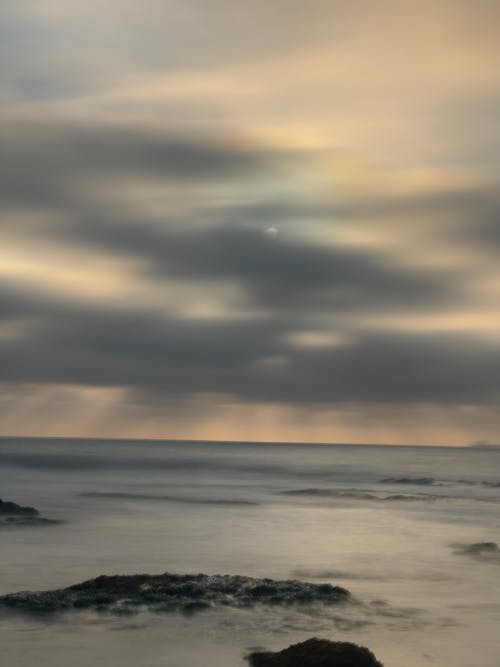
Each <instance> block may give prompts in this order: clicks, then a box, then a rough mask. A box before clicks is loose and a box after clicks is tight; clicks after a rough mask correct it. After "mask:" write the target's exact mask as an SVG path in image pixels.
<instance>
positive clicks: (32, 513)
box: [0, 499, 59, 527]
mask: <svg viewBox="0 0 500 667" xmlns="http://www.w3.org/2000/svg"><path fill="white" fill-rule="evenodd" d="M56 523H59V522H58V521H53V520H52V519H44V518H43V517H41V516H40V513H39V512H38V510H36V509H35V508H34V507H23V506H22V505H18V504H17V503H13V502H9V501H3V500H1V499H0V527H1V526H46V525H53V524H56Z"/></svg>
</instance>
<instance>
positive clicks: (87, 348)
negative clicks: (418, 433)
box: [0, 295, 500, 405]
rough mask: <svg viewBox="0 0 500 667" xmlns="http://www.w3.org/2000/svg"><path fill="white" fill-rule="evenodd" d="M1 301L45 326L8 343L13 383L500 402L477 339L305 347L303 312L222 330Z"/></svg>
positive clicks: (135, 313) (487, 352) (134, 313)
mask: <svg viewBox="0 0 500 667" xmlns="http://www.w3.org/2000/svg"><path fill="white" fill-rule="evenodd" d="M5 296H7V297H8V295H4V297H5ZM2 301H3V303H4V310H3V314H4V317H6V318H9V317H15V316H18V315H19V312H23V313H24V315H25V316H30V317H31V318H32V319H34V320H37V321H38V326H37V327H35V328H34V329H33V332H32V334H31V335H26V336H24V337H23V338H20V339H17V340H11V341H10V342H9V341H7V342H6V341H3V342H2V343H1V344H0V361H1V363H0V367H1V369H2V375H1V378H0V379H1V380H3V381H10V382H20V383H35V384H36V383H43V384H47V383H68V384H82V385H92V386H123V387H128V388H131V389H136V390H140V391H144V392H153V393H159V394H162V393H164V394H165V395H184V396H190V395H193V394H198V393H208V394H210V393H212V394H218V393H224V394H231V395H233V396H234V397H236V398H237V399H239V400H242V401H255V402H262V401H268V402H273V403H281V402H283V403H293V404H308V403H316V404H323V405H325V404H328V403H341V402H346V401H347V402H367V403H426V402H435V403H453V402H455V403H471V404H478V403H489V402H492V401H494V400H496V399H497V398H498V395H499V394H500V347H499V346H498V344H495V343H486V342H485V341H484V340H482V339H480V338H474V337H471V336H465V335H461V336H455V337H450V336H449V335H436V334H422V335H416V334H406V333H400V334H395V333H390V332H385V333H383V334H377V335H368V334H364V335H363V336H360V337H358V338H357V339H353V340H352V341H351V342H350V343H346V344H345V345H341V346H335V347H321V348H301V347H297V346H294V345H291V344H290V343H287V341H286V334H288V333H290V332H293V331H298V330H300V327H301V325H302V316H301V314H300V313H297V315H296V318H295V319H291V318H285V319H280V318H279V317H275V318H271V317H268V318H263V319H260V320H259V319H254V320H252V321H237V320H226V321H222V322H221V321H207V320H190V319H180V318H175V317H173V316H172V317H160V316H158V315H157V314H155V313H153V312H148V311H147V310H145V309H140V308H136V309H133V308H130V309H121V310H120V309H115V310H109V309H105V308H101V309H99V308H96V307H90V306H79V307H77V306H75V305H74V304H71V303H64V302H57V301H50V300H46V301H45V302H40V301H39V300H36V299H34V298H30V297H28V296H25V297H24V299H23V297H22V295H17V298H16V299H13V298H12V295H11V296H10V297H8V298H3V299H2ZM14 303H16V304H17V305H16V306H14V305H13V304H14ZM9 304H10V305H9ZM19 304H20V305H19ZM274 360H278V362H279V363H274Z"/></svg>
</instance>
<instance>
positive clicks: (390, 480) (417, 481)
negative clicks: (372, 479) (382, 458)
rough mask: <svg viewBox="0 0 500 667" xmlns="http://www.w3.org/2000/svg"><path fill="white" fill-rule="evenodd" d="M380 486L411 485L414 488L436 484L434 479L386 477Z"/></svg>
mask: <svg viewBox="0 0 500 667" xmlns="http://www.w3.org/2000/svg"><path fill="white" fill-rule="evenodd" d="M380 483H381V484H411V485H412V486H413V485H416V486H432V485H434V484H436V480H435V479H434V477H386V478H385V479H381V480H380Z"/></svg>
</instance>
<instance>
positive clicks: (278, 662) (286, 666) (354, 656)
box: [248, 638, 383, 667]
mask: <svg viewBox="0 0 500 667" xmlns="http://www.w3.org/2000/svg"><path fill="white" fill-rule="evenodd" d="M248 661H249V662H250V665H251V667H383V665H382V663H380V662H379V661H378V660H377V659H376V657H375V656H374V655H373V653H372V652H371V651H369V650H368V649H367V648H365V647H364V646H358V645H357V644H350V643H349V642H332V641H329V640H328V639H316V638H313V639H308V640H307V641H305V642H301V643H300V644H292V645H291V646H289V647H288V648H286V649H284V650H283V651H279V652H277V653H271V652H266V653H251V654H250V655H249V656H248Z"/></svg>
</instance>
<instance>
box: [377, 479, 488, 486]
mask: <svg viewBox="0 0 500 667" xmlns="http://www.w3.org/2000/svg"><path fill="white" fill-rule="evenodd" d="M380 484H401V485H405V484H406V485H410V486H450V485H453V484H465V485H467V486H486V487H490V488H500V482H499V481H491V480H479V481H474V480H468V479H451V480H441V479H440V480H438V479H435V478H434V477H385V478H384V479H381V480H380Z"/></svg>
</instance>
